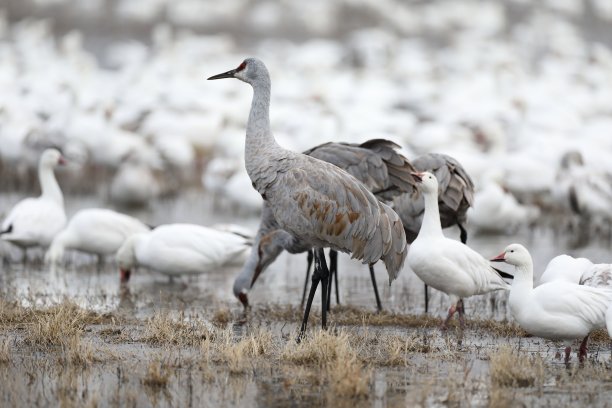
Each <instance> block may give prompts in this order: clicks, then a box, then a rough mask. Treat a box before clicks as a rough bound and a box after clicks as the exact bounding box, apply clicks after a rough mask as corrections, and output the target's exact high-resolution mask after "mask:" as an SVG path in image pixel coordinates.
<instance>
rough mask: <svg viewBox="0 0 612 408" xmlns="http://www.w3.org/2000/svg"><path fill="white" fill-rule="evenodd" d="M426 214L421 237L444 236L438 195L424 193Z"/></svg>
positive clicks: (420, 232)
mask: <svg viewBox="0 0 612 408" xmlns="http://www.w3.org/2000/svg"><path fill="white" fill-rule="evenodd" d="M423 198H424V199H425V213H424V214H423V224H422V225H421V230H420V231H419V235H421V234H423V235H428V236H431V235H434V236H435V235H443V234H442V225H441V224H440V209H439V208H438V194H436V193H435V192H433V193H429V192H428V193H424V194H423Z"/></svg>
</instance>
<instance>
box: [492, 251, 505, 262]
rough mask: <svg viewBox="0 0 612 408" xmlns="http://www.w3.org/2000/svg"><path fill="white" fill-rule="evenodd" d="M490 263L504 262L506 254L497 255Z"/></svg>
mask: <svg viewBox="0 0 612 408" xmlns="http://www.w3.org/2000/svg"><path fill="white" fill-rule="evenodd" d="M491 262H506V253H505V252H502V253H501V254H499V255H497V256H496V257H495V258H493V259H491Z"/></svg>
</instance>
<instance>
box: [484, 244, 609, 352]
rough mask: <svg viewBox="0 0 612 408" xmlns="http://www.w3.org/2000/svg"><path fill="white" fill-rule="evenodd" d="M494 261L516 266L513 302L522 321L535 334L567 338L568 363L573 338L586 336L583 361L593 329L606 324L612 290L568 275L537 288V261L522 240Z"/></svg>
mask: <svg viewBox="0 0 612 408" xmlns="http://www.w3.org/2000/svg"><path fill="white" fill-rule="evenodd" d="M491 261H493V262H506V263H507V264H510V265H514V266H515V273H514V281H513V283H512V288H511V290H510V298H509V304H510V312H511V313H512V316H513V317H514V319H516V321H517V322H518V324H519V325H520V326H521V327H522V328H523V329H525V330H526V331H527V332H528V333H530V334H532V335H534V336H538V337H542V338H545V339H549V340H559V341H563V342H564V343H565V345H566V348H565V363H568V362H569V359H570V353H571V344H572V342H573V341H574V340H576V339H583V340H582V343H581V344H580V350H579V353H578V358H579V360H580V362H583V361H584V359H585V357H586V355H587V341H588V337H589V333H590V332H591V331H593V330H594V329H598V328H603V327H605V324H606V321H605V317H606V311H607V309H608V306H609V305H610V303H611V302H612V290H607V289H602V288H593V287H589V286H584V285H578V284H576V283H572V282H568V281H566V280H564V279H557V280H552V281H549V282H546V283H544V284H541V285H539V286H538V287H536V288H534V287H533V261H532V259H531V255H530V254H529V251H527V249H526V248H525V247H524V246H522V245H520V244H511V245H509V246H508V247H506V249H505V250H504V252H502V253H501V254H499V255H498V256H497V257H495V258H493V259H492V260H491Z"/></svg>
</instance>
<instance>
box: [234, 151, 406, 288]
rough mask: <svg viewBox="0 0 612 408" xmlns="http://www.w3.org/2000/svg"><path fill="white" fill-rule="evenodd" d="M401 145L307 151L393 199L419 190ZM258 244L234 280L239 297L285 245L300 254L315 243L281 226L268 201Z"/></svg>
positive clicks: (380, 196) (386, 197)
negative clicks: (298, 236)
mask: <svg viewBox="0 0 612 408" xmlns="http://www.w3.org/2000/svg"><path fill="white" fill-rule="evenodd" d="M399 149H400V146H398V145H397V144H395V143H393V142H391V141H390V140H385V139H372V140H368V141H366V142H365V143H362V144H356V143H334V142H329V143H324V144H321V145H318V146H315V147H313V148H311V149H308V150H306V151H305V152H304V154H306V155H309V156H312V157H315V158H317V159H320V160H323V161H326V162H328V163H331V164H333V165H335V166H337V167H340V168H342V169H344V170H346V171H347V172H348V173H349V174H351V175H353V176H354V177H355V178H357V179H358V180H359V181H361V182H362V183H363V184H364V185H365V186H366V187H368V189H370V191H372V192H374V194H375V196H376V197H378V198H379V199H381V200H383V199H387V200H390V199H392V198H393V197H394V196H397V195H400V194H404V193H409V194H413V193H414V192H415V191H416V189H415V179H414V177H413V176H412V173H413V172H415V171H416V170H415V169H414V167H413V166H412V165H411V164H410V162H409V161H408V160H407V159H406V158H405V157H404V156H403V155H402V154H401V153H400V152H398V150H399ZM254 248H255V249H254V250H253V251H252V252H251V255H250V256H249V259H248V260H247V262H246V263H245V264H244V266H243V268H242V271H241V273H240V274H239V275H238V276H237V277H236V280H235V282H234V295H235V296H236V297H239V295H240V294H241V293H245V292H246V291H248V290H249V289H250V287H251V284H252V283H253V282H254V279H256V278H257V276H258V275H259V274H260V273H261V272H263V270H265V269H266V268H267V267H268V266H269V265H270V264H272V262H274V260H275V259H276V258H277V257H278V255H280V253H281V252H282V251H283V249H284V250H286V251H287V252H289V253H291V254H298V253H302V252H306V251H308V250H310V249H311V246H310V245H309V243H307V242H305V241H303V240H300V239H298V238H295V237H293V236H292V235H291V234H289V233H287V232H286V231H283V230H281V229H280V227H279V225H278V223H277V222H276V220H275V219H274V214H273V212H272V209H271V208H270V206H269V205H268V203H267V202H266V201H264V204H263V209H262V215H261V221H260V224H259V230H258V232H257V237H256V244H255V246H254Z"/></svg>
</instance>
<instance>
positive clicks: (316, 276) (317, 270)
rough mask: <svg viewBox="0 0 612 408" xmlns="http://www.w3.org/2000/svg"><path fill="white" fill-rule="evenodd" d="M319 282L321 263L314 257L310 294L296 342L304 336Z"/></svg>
mask: <svg viewBox="0 0 612 408" xmlns="http://www.w3.org/2000/svg"><path fill="white" fill-rule="evenodd" d="M320 280H321V263H320V262H319V261H318V260H317V257H316V256H315V266H314V272H313V273H312V284H311V285H310V292H309V293H308V301H307V302H306V308H305V309H304V318H303V319H302V327H301V328H300V335H299V336H298V341H299V340H300V339H301V338H302V336H304V333H305V332H306V324H307V323H308V316H309V315H310V308H311V306H312V301H313V299H314V295H315V292H316V291H317V286H319V281H320ZM322 309H325V308H324V307H323V308H322ZM326 317H327V316H326Z"/></svg>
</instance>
